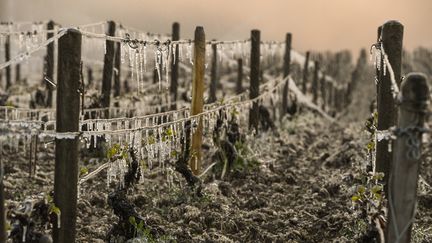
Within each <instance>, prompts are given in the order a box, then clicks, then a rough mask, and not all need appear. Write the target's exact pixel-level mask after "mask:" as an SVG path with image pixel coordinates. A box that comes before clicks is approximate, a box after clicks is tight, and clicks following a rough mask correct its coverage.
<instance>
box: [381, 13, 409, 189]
mask: <svg viewBox="0 0 432 243" xmlns="http://www.w3.org/2000/svg"><path fill="white" fill-rule="evenodd" d="M402 39H403V25H402V24H400V23H399V22H397V21H389V22H386V23H385V24H384V25H383V28H382V44H383V47H384V50H385V52H386V54H387V56H388V60H389V62H390V65H391V66H392V68H393V72H394V77H395V79H396V82H397V85H398V86H399V85H400V80H401V63H402ZM383 65H385V64H383ZM379 78H380V79H379V81H378V86H379V88H378V126H377V130H378V131H384V130H387V129H389V128H390V127H392V126H394V125H395V124H396V118H397V110H396V104H395V99H394V97H393V93H392V88H391V87H392V81H391V79H390V74H387V75H384V74H380V76H379ZM392 158H393V155H392V150H390V151H389V141H388V140H385V139H382V140H380V141H378V142H377V149H376V171H377V172H384V175H385V176H384V182H385V184H386V186H385V189H386V191H387V182H388V178H389V176H388V174H389V172H390V166H391V164H392Z"/></svg>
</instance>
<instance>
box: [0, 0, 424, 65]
mask: <svg viewBox="0 0 432 243" xmlns="http://www.w3.org/2000/svg"><path fill="white" fill-rule="evenodd" d="M390 3H391V6H392V8H391V9H390V10H389V11H387V12H385V11H384V9H385V8H386V6H388V5H389V4H390ZM227 6H229V7H227ZM84 8H85V9H84ZM146 9H151V11H145V10H146ZM294 10H295V11H294ZM430 10H432V2H431V1H430V0H414V1H409V2H408V1H404V0H382V1H380V2H378V3H376V2H374V1H372V0H364V1H354V0H348V1H347V0H332V1H331V2H329V1H325V0H316V1H315V3H314V4H312V3H311V2H309V1H301V0H291V1H289V2H288V1H284V0H273V1H271V3H270V2H264V1H258V0H238V1H235V2H229V1H227V0H220V1H218V2H217V3H215V2H211V3H209V2H207V1H197V0H183V1H181V2H178V1H170V0H161V1H157V2H153V1H152V2H147V1H139V0H125V1H122V2H120V1H113V0H108V1H107V0H105V1H104V0H93V1H83V0H77V1H73V0H64V1H61V2H58V1H56V0H32V1H31V2H30V1H28V0H0V19H1V20H2V21H18V22H19V21H38V20H47V19H53V20H55V21H56V22H59V23H60V24H63V25H65V26H75V25H80V24H86V23H91V22H99V21H105V20H110V19H113V20H115V21H119V22H121V23H123V24H125V25H127V26H132V27H135V28H139V29H142V30H143V31H148V32H154V33H170V32H171V24H172V23H173V22H179V23H180V25H181V38H191V37H192V35H193V31H194V28H195V26H203V27H204V29H205V32H206V35H207V39H218V40H232V39H246V38H249V35H250V30H252V29H259V30H261V35H262V39H263V40H275V41H283V40H284V38H285V34H286V33H287V32H291V33H292V34H293V47H294V48H295V49H297V50H299V51H301V52H305V51H307V50H310V51H319V52H323V51H327V50H329V51H340V50H350V51H352V53H353V56H354V57H356V56H357V55H358V53H359V51H360V50H361V49H362V48H366V49H367V48H369V47H370V46H371V45H372V44H373V43H374V42H375V41H376V32H377V27H378V26H379V25H382V24H383V23H385V22H386V21H387V20H398V21H400V22H401V23H402V24H403V25H404V26H405V30H404V48H406V49H408V50H410V51H412V50H413V49H414V48H416V47H419V46H423V47H426V48H432V32H431V31H429V27H428V25H427V23H430V22H432V16H431V15H430ZM240 11H242V12H240ZM334 11H339V12H338V13H337V14H336V13H335V12H334ZM221 13H223V15H221ZM407 13H412V14H407ZM221 16H223V20H219V21H218V18H220V17H221ZM281 23H283V24H281Z"/></svg>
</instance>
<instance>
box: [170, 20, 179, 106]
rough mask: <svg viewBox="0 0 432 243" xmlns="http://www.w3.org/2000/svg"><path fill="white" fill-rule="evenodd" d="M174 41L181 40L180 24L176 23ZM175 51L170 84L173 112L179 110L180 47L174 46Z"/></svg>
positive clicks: (174, 25)
mask: <svg viewBox="0 0 432 243" xmlns="http://www.w3.org/2000/svg"><path fill="white" fill-rule="evenodd" d="M172 40H173V41H178V40H180V24H179V23H177V22H175V23H174V24H173V25H172ZM173 47H174V49H173V50H172V52H173V53H174V56H173V57H172V58H171V84H170V94H171V102H172V104H171V110H176V109H177V104H176V101H177V89H178V69H179V68H178V62H179V48H178V45H173Z"/></svg>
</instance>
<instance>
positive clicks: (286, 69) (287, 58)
mask: <svg viewBox="0 0 432 243" xmlns="http://www.w3.org/2000/svg"><path fill="white" fill-rule="evenodd" d="M291 41H292V35H291V33H287V34H286V37H285V54H284V61H283V74H284V78H285V77H287V76H288V75H289V74H290V71H291ZM288 89H289V81H287V82H286V83H285V85H284V88H283V92H282V112H281V115H280V119H281V120H282V118H283V117H284V116H285V114H286V113H287V112H288Z"/></svg>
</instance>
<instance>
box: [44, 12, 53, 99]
mask: <svg viewBox="0 0 432 243" xmlns="http://www.w3.org/2000/svg"><path fill="white" fill-rule="evenodd" d="M47 30H54V21H52V20H50V21H49V22H48V23H47ZM53 36H54V33H47V39H49V38H51V37H53ZM45 58H46V59H45V62H46V63H45V65H46V68H45V70H44V71H45V74H44V76H45V77H44V78H45V79H48V80H49V81H50V82H54V42H51V43H49V44H48V46H47V55H46V57H45ZM50 82H47V81H46V80H45V87H46V89H47V98H46V104H45V106H46V107H52V103H53V90H54V87H53V85H52V84H51V83H50Z"/></svg>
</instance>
